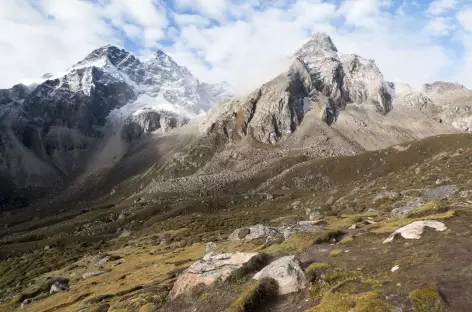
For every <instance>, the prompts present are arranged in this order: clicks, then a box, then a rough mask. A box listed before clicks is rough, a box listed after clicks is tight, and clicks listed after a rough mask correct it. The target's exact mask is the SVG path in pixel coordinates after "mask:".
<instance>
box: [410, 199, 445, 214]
mask: <svg viewBox="0 0 472 312" xmlns="http://www.w3.org/2000/svg"><path fill="white" fill-rule="evenodd" d="M447 210H448V208H447V206H446V204H445V202H444V201H440V200H432V201H429V202H427V203H425V204H423V205H421V206H420V207H418V208H416V209H413V210H411V211H409V212H408V214H407V217H408V218H419V217H423V216H427V215H431V214H437V213H441V212H446V211H447Z"/></svg>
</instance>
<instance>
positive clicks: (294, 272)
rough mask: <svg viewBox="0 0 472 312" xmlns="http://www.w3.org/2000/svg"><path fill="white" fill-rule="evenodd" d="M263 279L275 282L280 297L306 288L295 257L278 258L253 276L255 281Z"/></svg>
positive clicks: (302, 273)
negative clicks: (267, 278)
mask: <svg viewBox="0 0 472 312" xmlns="http://www.w3.org/2000/svg"><path fill="white" fill-rule="evenodd" d="M264 277H270V278H273V279H274V280H276V281H277V283H278V284H279V294H280V295H285V294H289V293H293V292H297V291H299V290H300V289H304V288H305V287H306V277H305V273H304V272H303V270H302V268H301V267H300V263H299V262H298V260H296V259H295V256H286V257H282V258H279V259H277V260H275V261H273V262H272V263H270V264H269V265H268V266H266V267H265V268H263V269H262V270H261V271H260V272H258V273H257V274H256V275H254V279H256V280H260V279H263V278H264Z"/></svg>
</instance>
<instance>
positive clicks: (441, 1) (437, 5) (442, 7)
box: [428, 0, 461, 15]
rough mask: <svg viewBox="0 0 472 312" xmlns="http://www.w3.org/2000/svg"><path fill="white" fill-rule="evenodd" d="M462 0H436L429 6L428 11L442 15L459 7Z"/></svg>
mask: <svg viewBox="0 0 472 312" xmlns="http://www.w3.org/2000/svg"><path fill="white" fill-rule="evenodd" d="M460 2H461V0H434V1H433V2H431V4H430V5H429V7H428V13H429V14H432V15H441V14H443V13H445V12H447V11H450V10H451V9H454V8H455V7H457V5H458V4H459V3H460Z"/></svg>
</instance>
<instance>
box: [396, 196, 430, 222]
mask: <svg viewBox="0 0 472 312" xmlns="http://www.w3.org/2000/svg"><path fill="white" fill-rule="evenodd" d="M424 203H425V201H424V200H423V199H421V198H414V199H412V200H410V201H409V202H408V203H406V204H405V205H403V206H401V207H398V208H395V209H393V210H392V212H391V215H392V217H393V218H404V217H405V216H406V215H407V214H408V212H410V211H411V210H413V209H416V208H418V207H420V206H421V205H423V204H424Z"/></svg>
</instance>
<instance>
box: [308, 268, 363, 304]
mask: <svg viewBox="0 0 472 312" xmlns="http://www.w3.org/2000/svg"><path fill="white" fill-rule="evenodd" d="M361 277H362V276H361V272H359V271H343V270H337V269H334V270H332V271H329V272H327V273H326V274H324V275H323V276H322V278H321V279H319V280H317V282H316V283H315V284H314V285H313V286H312V287H311V288H310V293H311V295H312V297H314V298H322V297H323V296H324V295H325V294H327V293H332V292H335V291H337V290H339V289H340V288H341V287H342V286H344V285H346V284H347V283H349V282H356V281H358V280H359V279H360V278H361Z"/></svg>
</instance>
